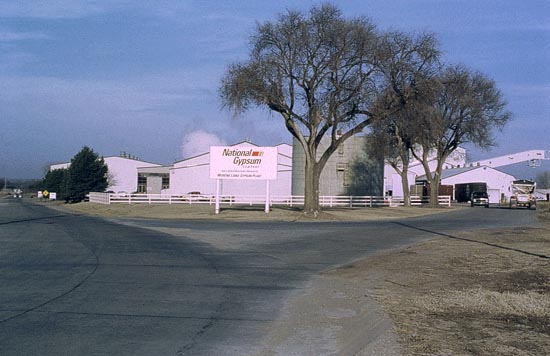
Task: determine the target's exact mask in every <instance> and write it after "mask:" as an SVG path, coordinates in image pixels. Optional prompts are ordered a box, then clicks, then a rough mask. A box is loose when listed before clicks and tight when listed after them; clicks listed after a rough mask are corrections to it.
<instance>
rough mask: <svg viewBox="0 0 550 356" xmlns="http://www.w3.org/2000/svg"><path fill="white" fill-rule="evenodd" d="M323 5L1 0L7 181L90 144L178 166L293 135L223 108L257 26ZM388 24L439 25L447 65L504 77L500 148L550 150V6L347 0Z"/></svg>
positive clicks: (506, 0) (0, 128)
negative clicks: (222, 92) (510, 117)
mask: <svg viewBox="0 0 550 356" xmlns="http://www.w3.org/2000/svg"><path fill="white" fill-rule="evenodd" d="M319 3H320V2H318V1H284V0H278V1H272V0H270V1H261V0H240V1H231V0H226V1H186V0H173V1H171V0H164V1H163V0H159V1H153V0H144V1H134V0H120V1H117V0H111V1H107V0H106V1H94V0H55V1H54V0H51V1H48V0H39V1H30V0H29V1H25V0H2V1H0V177H2V176H7V177H8V178H32V177H42V176H43V168H44V167H45V166H46V165H47V164H49V163H55V162H63V161H68V160H69V159H70V158H71V157H72V156H74V154H76V153H77V152H78V151H79V150H80V148H81V147H82V146H84V145H88V146H89V147H91V148H92V149H94V150H95V151H96V152H98V153H100V154H101V155H104V156H111V155H118V154H119V153H120V152H121V151H126V152H129V153H131V154H133V155H136V156H139V157H141V158H142V159H144V160H146V161H152V162H157V163H166V164H168V163H172V162H173V161H175V160H180V159H182V158H183V157H184V156H189V155H193V154H194V153H197V152H201V151H203V150H205V149H207V148H206V147H207V146H208V145H209V144H210V143H213V144H232V143H237V142H240V141H242V140H244V139H249V140H251V141H253V142H255V143H257V144H260V145H272V144H277V143H281V142H287V143H290V142H291V138H290V134H289V133H288V132H287V131H286V129H285V128H284V125H283V123H282V121H281V120H280V119H279V118H278V117H276V116H272V115H270V114H269V113H268V112H266V111H254V112H250V113H248V114H247V115H245V116H244V117H241V118H237V119H235V118H233V117H232V116H231V114H230V113H228V112H225V111H222V110H221V109H220V101H219V98H218V92H217V90H218V87H219V82H220V78H221V77H222V75H223V73H224V70H225V68H226V66H227V65H228V64H229V63H232V62H235V61H238V60H242V59H245V58H246V56H247V52H248V38H249V36H250V35H251V34H252V33H253V31H254V28H255V25H256V23H257V22H264V21H268V20H273V19H275V18H276V16H277V14H279V13H281V12H284V11H285V10H286V9H298V10H309V9H310V8H311V6H312V5H314V4H319ZM334 3H335V4H337V5H338V6H339V7H340V9H341V10H342V12H343V13H344V15H345V16H346V17H353V16H357V15H361V16H367V17H370V18H371V19H372V20H373V21H374V22H375V23H376V24H377V25H378V27H379V28H380V29H399V30H405V31H430V32H434V33H435V34H436V35H437V37H438V38H439V41H440V45H441V49H442V50H443V52H444V60H445V61H446V62H447V63H451V64H454V63H461V64H464V65H466V66H468V67H470V68H473V69H476V70H479V71H481V72H483V73H485V74H487V75H488V76H490V77H491V78H493V79H494V80H495V81H496V83H497V86H498V87H499V88H500V89H501V90H502V92H503V93H504V96H505V98H506V99H507V100H508V102H509V110H510V111H512V112H513V114H514V121H513V122H511V123H510V124H509V126H508V127H507V128H506V129H505V130H504V132H502V133H501V134H499V136H498V137H499V141H500V142H501V143H500V146H499V147H497V148H494V149H493V150H492V151H491V152H482V151H478V150H475V149H470V150H469V153H470V156H471V158H472V159H477V158H485V157H489V156H492V155H495V156H496V155H501V154H506V153H512V152H517V151H522V150H527V149H535V148H536V149H550V139H549V138H550V116H549V113H550V68H549V64H550V1H547V0H540V1H535V0H522V1H516V0H395V1H393V0H376V1H374V0H356V1H352V0H350V1H345V0H344V1H337V2H334Z"/></svg>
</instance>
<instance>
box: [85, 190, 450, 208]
mask: <svg viewBox="0 0 550 356" xmlns="http://www.w3.org/2000/svg"><path fill="white" fill-rule="evenodd" d="M89 199H90V202H92V203H98V204H107V205H108V204H189V205H192V204H209V205H213V204H215V203H216V197H215V196H214V195H204V194H178V195H174V194H113V193H96V192H93V193H90V195H89ZM269 202H270V205H271V206H277V205H279V206H280V205H283V206H289V207H292V206H301V205H304V196H303V195H286V196H271V197H270V201H269ZM428 202H429V197H420V196H412V197H411V205H414V206H420V205H423V204H427V203H428ZM319 203H320V205H321V206H322V207H331V208H332V207H348V208H358V207H381V206H390V207H396V206H403V205H404V199H403V197H383V196H320V197H319ZM220 204H223V205H263V204H265V195H220ZM439 205H443V206H451V197H450V196H448V195H441V196H439Z"/></svg>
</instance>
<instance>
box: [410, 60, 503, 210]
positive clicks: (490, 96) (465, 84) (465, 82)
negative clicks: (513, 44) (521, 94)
mask: <svg viewBox="0 0 550 356" xmlns="http://www.w3.org/2000/svg"><path fill="white" fill-rule="evenodd" d="M433 87H434V88H436V89H437V90H436V91H435V94H436V95H435V96H434V97H433V101H432V103H431V105H430V106H429V107H426V109H427V110H426V112H425V113H424V114H423V118H420V123H421V124H422V122H423V123H424V124H422V125H423V127H424V129H423V134H422V136H421V140H420V141H419V143H420V147H421V149H420V150H412V153H413V155H414V156H415V158H417V159H418V160H419V161H420V162H421V163H422V165H423V166H424V171H425V173H426V178H427V181H428V183H429V184H430V204H431V205H432V206H437V205H438V195H439V185H440V183H441V172H442V170H443V165H444V163H445V160H446V159H447V158H448V157H449V155H450V154H451V153H452V152H453V151H454V150H456V149H457V148H458V147H459V145H461V144H464V143H467V142H470V143H473V144H474V145H476V146H477V147H480V148H485V149H487V148H489V147H491V146H494V145H495V141H494V137H493V132H494V130H495V129H502V128H503V127H504V125H505V124H506V123H507V122H508V121H509V120H510V119H511V113H510V112H508V111H506V110H505V109H506V101H504V99H503V97H502V94H501V92H500V91H499V90H498V89H497V88H496V85H495V82H494V81H493V80H491V79H489V78H488V77H487V76H485V75H483V74H481V73H478V72H473V71H471V70H469V69H466V68H464V67H461V66H454V67H448V68H445V69H444V70H443V71H442V72H441V74H440V75H439V76H438V78H437V80H436V81H434V82H433ZM430 154H434V155H435V158H436V162H437V166H436V168H435V170H432V169H431V168H430V166H429V160H430Z"/></svg>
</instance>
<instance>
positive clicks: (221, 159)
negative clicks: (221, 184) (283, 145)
mask: <svg viewBox="0 0 550 356" xmlns="http://www.w3.org/2000/svg"><path fill="white" fill-rule="evenodd" d="M210 178H212V179H256V180H274V179H277V147H228V146H212V147H210Z"/></svg>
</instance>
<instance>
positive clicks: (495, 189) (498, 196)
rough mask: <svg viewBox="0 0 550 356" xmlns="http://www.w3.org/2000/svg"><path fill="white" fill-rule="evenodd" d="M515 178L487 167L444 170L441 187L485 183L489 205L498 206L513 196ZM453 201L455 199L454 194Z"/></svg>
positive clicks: (423, 177)
mask: <svg viewBox="0 0 550 356" xmlns="http://www.w3.org/2000/svg"><path fill="white" fill-rule="evenodd" d="M514 179H515V178H514V176H512V175H510V174H507V173H504V172H501V171H499V170H497V169H494V168H491V167H487V166H474V167H461V168H450V169H444V170H443V171H442V172H441V185H451V186H453V188H454V186H455V185H456V184H462V183H473V182H483V183H486V184H487V194H489V203H491V204H497V203H499V202H500V201H506V200H508V199H509V198H510V195H511V194H512V193H511V191H510V187H511V185H512V182H513V181H514ZM416 181H417V182H423V181H426V175H422V176H419V177H417V178H416ZM452 199H455V196H454V193H453V197H452Z"/></svg>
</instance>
